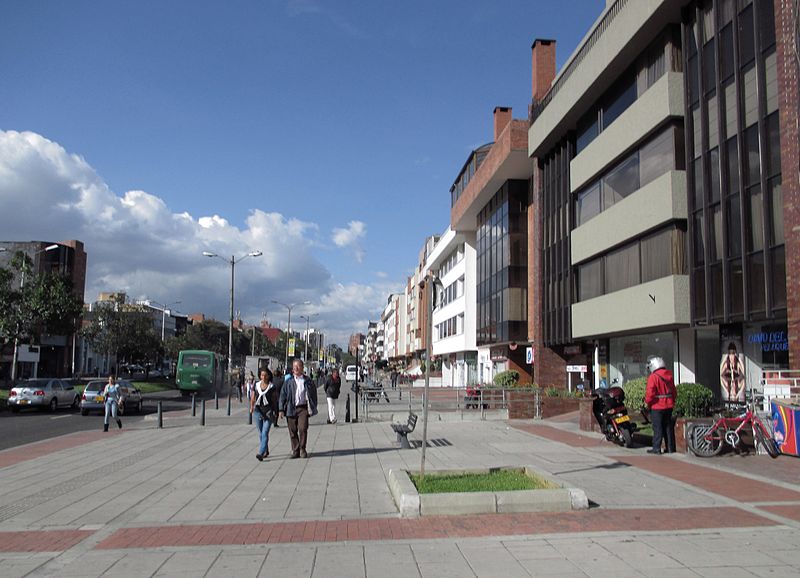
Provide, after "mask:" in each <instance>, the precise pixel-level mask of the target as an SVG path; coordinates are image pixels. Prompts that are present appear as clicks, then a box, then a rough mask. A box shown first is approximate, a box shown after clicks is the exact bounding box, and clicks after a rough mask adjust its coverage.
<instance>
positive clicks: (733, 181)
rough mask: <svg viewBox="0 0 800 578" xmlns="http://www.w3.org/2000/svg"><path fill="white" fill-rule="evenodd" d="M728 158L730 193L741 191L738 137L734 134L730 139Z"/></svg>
mask: <svg viewBox="0 0 800 578" xmlns="http://www.w3.org/2000/svg"><path fill="white" fill-rule="evenodd" d="M727 147H728V158H727V163H728V166H727V177H728V193H729V194H733V193H738V192H739V149H738V147H737V143H736V137H735V136H732V137H731V138H730V139H728V143H727Z"/></svg>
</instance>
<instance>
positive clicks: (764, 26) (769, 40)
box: [756, 2, 775, 50]
mask: <svg viewBox="0 0 800 578" xmlns="http://www.w3.org/2000/svg"><path fill="white" fill-rule="evenodd" d="M756 7H757V8H758V27H759V28H760V30H759V32H760V33H761V48H762V49H763V50H769V49H770V48H771V47H772V45H773V44H775V6H774V4H773V3H772V2H758V3H756Z"/></svg>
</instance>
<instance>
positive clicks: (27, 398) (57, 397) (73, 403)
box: [8, 377, 81, 412]
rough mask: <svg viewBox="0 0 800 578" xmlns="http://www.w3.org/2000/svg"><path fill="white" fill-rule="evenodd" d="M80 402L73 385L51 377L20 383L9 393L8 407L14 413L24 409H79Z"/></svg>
mask: <svg viewBox="0 0 800 578" xmlns="http://www.w3.org/2000/svg"><path fill="white" fill-rule="evenodd" d="M80 401H81V397H80V395H78V392H77V391H75V388H74V387H73V386H72V384H70V383H68V382H66V381H62V380H60V379H55V378H49V377H44V378H42V377H40V378H34V379H27V380H25V381H20V382H19V383H17V384H16V385H15V386H14V387H12V388H11V390H10V391H9V392H8V407H9V408H10V409H11V411H13V412H18V411H19V410H20V409H22V408H24V407H36V408H39V409H48V408H49V409H50V411H56V410H57V409H58V408H59V407H74V408H77V407H78V404H80Z"/></svg>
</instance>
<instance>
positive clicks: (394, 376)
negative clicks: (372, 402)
mask: <svg viewBox="0 0 800 578" xmlns="http://www.w3.org/2000/svg"><path fill="white" fill-rule="evenodd" d="M389 379H391V380H392V389H397V368H395V367H393V368H392V372H391V373H390V374H389Z"/></svg>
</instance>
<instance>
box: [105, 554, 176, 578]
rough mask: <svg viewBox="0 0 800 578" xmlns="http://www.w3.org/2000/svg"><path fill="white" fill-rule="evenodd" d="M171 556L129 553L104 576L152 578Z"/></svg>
mask: <svg viewBox="0 0 800 578" xmlns="http://www.w3.org/2000/svg"><path fill="white" fill-rule="evenodd" d="M171 555H172V553H171V552H141V551H139V552H128V553H127V554H125V556H123V557H122V558H120V559H119V560H117V562H116V563H115V564H114V565H113V566H111V567H110V568H108V569H107V570H106V571H105V573H104V574H103V576H152V575H153V574H155V573H156V572H157V571H158V569H159V568H160V567H161V566H162V564H164V562H166V561H167V560H168V559H169V557H170V556H171Z"/></svg>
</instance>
